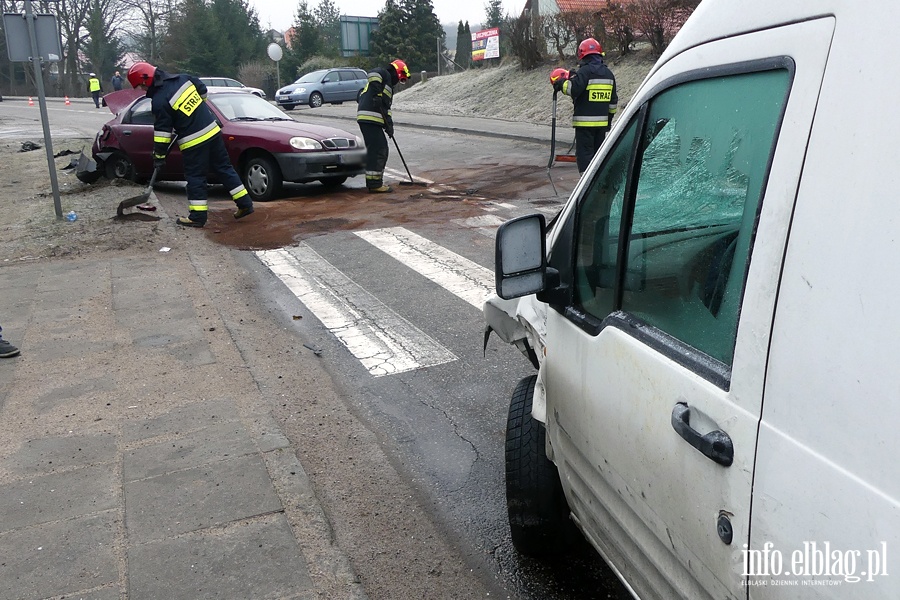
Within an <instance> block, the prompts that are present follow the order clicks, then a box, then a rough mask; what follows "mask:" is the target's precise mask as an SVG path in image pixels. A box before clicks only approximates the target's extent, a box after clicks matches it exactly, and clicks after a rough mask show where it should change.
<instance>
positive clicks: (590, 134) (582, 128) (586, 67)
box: [553, 38, 619, 173]
mask: <svg viewBox="0 0 900 600" xmlns="http://www.w3.org/2000/svg"><path fill="white" fill-rule="evenodd" d="M578 61H579V62H580V63H581V68H579V69H578V70H577V71H576V72H574V73H569V74H568V76H567V77H560V78H558V79H557V80H556V81H555V82H554V83H553V89H555V90H557V91H561V92H562V93H564V94H566V95H567V96H571V98H572V102H573V104H574V110H573V114H572V127H574V128H575V162H576V163H577V164H578V172H579V173H584V172H585V171H586V170H587V168H588V165H589V164H590V163H591V159H593V158H594V154H596V153H597V150H599V149H600V145H601V144H602V143H603V140H604V138H605V137H606V132H607V131H609V127H610V124H611V123H612V119H613V115H615V114H616V109H617V108H618V102H619V97H618V94H617V93H616V78H615V77H614V76H613V74H612V71H610V70H609V67H607V66H606V63H604V62H603V49H602V48H601V47H600V43H599V42H598V41H597V40H595V39H594V38H587V39H586V40H584V41H583V42H581V43H580V44H579V45H578ZM554 73H555V72H554Z"/></svg>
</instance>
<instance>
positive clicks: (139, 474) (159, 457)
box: [123, 421, 257, 482]
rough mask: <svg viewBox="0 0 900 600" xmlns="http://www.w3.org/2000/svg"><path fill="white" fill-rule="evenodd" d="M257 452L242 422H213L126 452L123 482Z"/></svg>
mask: <svg viewBox="0 0 900 600" xmlns="http://www.w3.org/2000/svg"><path fill="white" fill-rule="evenodd" d="M256 452H257V448H256V445H255V444H254V443H253V441H252V439H251V437H250V433H249V432H248V431H247V429H246V428H245V427H244V425H243V424H241V423H239V422H234V421H228V422H220V423H213V424H211V425H209V426H208V427H204V428H203V429H199V430H196V431H189V432H187V433H184V434H183V435H179V436H178V437H177V438H175V439H173V440H168V441H165V442H160V443H157V444H153V445H150V446H144V447H142V448H135V449H134V450H130V451H128V452H126V453H125V461H124V467H123V478H124V480H125V481H126V482H127V481H135V480H138V479H145V478H147V477H155V476H157V475H162V474H164V473H171V472H173V471H179V470H182V469H189V468H191V467H196V466H199V465H205V464H207V463H211V462H215V461H220V460H226V459H229V458H233V457H235V456H242V455H244V454H255V453H256Z"/></svg>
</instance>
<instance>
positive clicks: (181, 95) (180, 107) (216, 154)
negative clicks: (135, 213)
mask: <svg viewBox="0 0 900 600" xmlns="http://www.w3.org/2000/svg"><path fill="white" fill-rule="evenodd" d="M128 82H129V83H130V84H131V85H132V87H134V88H140V89H144V90H147V97H148V98H151V99H152V100H151V108H152V110H153V116H154V117H155V119H156V120H155V122H154V125H153V168H154V169H156V168H162V166H163V165H164V164H165V162H166V155H167V153H168V151H169V147H170V146H171V142H172V138H173V136H177V142H178V149H179V150H181V155H182V159H183V162H184V178H185V180H186V181H187V188H186V191H187V199H188V210H189V211H190V215H189V216H188V217H179V218H178V219H177V220H176V221H175V222H176V223H178V224H179V225H183V226H185V227H203V226H204V225H206V218H207V211H208V205H207V197H206V176H207V174H208V173H209V172H210V171H212V172H214V173H216V174H217V175H218V176H219V180H220V181H221V182H222V183H223V184H225V187H226V189H228V192H229V193H230V194H231V198H232V199H233V200H234V203H235V204H236V205H237V210H236V211H235V212H234V213H233V216H234V218H235V219H242V218H244V217H246V216H247V215H249V214H251V213H252V212H253V201H252V200H251V199H250V196H249V195H248V193H247V189H246V188H245V187H244V184H243V183H242V182H241V178H240V177H238V174H237V172H236V171H235V170H234V167H233V166H232V165H231V160H230V159H229V158H228V151H227V150H226V149H225V142H224V141H223V140H222V134H221V130H220V128H219V124H218V123H217V122H216V119H215V117H214V116H213V113H212V111H211V110H210V109H209V107H207V106H206V103H205V100H206V86H205V85H204V84H203V82H202V81H200V80H199V79H197V78H196V77H194V76H193V75H183V74H181V75H170V74H169V73H166V72H165V71H163V70H162V69H157V68H156V67H154V66H153V65H151V64H149V63H145V62H139V63H135V64H134V65H133V66H132V67H131V69H129V71H128Z"/></svg>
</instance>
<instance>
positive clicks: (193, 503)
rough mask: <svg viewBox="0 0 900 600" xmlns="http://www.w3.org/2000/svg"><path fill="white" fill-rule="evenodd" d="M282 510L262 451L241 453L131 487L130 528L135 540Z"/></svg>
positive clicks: (127, 521)
mask: <svg viewBox="0 0 900 600" xmlns="http://www.w3.org/2000/svg"><path fill="white" fill-rule="evenodd" d="M282 509H283V507H282V505H281V501H280V500H279V499H278V495H277V494H276V493H275V489H274V487H273V486H272V480H271V479H270V477H269V473H268V471H267V470H266V465H265V463H264V462H263V460H262V458H261V457H260V456H259V455H252V456H241V457H238V458H234V459H231V460H226V461H220V462H216V463H212V464H208V465H204V466H200V467H195V468H192V469H187V470H184V471H178V472H176V473H167V474H165V475H160V476H158V477H151V478H149V479H142V480H140V481H132V482H131V483H127V484H126V485H125V528H126V532H127V536H128V540H129V543H132V544H133V543H142V542H147V541H151V540H158V539H161V538H166V537H171V536H175V535H179V534H182V533H187V532H189V531H195V530H198V529H205V528H209V527H216V526H222V525H225V524H227V523H232V522H234V521H239V520H241V519H246V518H250V517H255V516H259V515H263V514H267V513H272V512H277V511H280V510H282ZM160 597H162V596H160Z"/></svg>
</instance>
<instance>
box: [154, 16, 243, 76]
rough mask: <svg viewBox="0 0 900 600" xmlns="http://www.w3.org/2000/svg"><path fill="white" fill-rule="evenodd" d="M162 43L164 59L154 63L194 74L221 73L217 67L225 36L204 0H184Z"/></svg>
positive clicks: (168, 68)
mask: <svg viewBox="0 0 900 600" xmlns="http://www.w3.org/2000/svg"><path fill="white" fill-rule="evenodd" d="M164 44H165V46H166V60H165V61H163V63H162V64H160V65H157V66H160V67H162V68H163V69H165V70H167V71H173V72H178V71H183V72H186V73H193V74H195V75H224V73H219V72H218V71H219V69H220V68H221V66H222V62H221V57H222V56H223V55H224V54H226V53H227V50H226V49H225V48H224V46H227V45H228V40H227V38H226V37H225V36H223V35H222V32H220V31H219V29H218V27H217V24H216V22H215V17H214V16H213V14H212V11H211V10H210V9H209V7H208V6H207V4H206V2H205V0H183V2H182V4H181V6H180V7H179V8H178V10H177V11H176V17H175V18H173V19H172V22H171V24H170V27H169V31H168V35H167V36H166V39H165V40H164Z"/></svg>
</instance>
